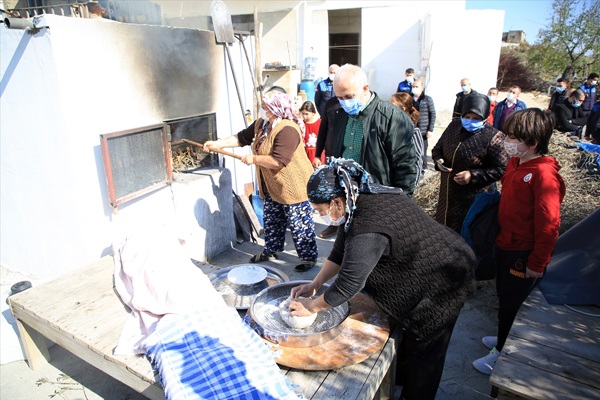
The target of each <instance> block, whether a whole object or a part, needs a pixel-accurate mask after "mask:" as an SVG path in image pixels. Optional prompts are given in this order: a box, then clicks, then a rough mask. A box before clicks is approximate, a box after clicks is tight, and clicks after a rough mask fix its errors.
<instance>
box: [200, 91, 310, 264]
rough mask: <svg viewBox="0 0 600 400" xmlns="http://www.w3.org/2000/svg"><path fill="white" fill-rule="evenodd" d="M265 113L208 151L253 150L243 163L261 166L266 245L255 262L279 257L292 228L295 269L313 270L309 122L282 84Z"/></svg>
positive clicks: (268, 101)
mask: <svg viewBox="0 0 600 400" xmlns="http://www.w3.org/2000/svg"><path fill="white" fill-rule="evenodd" d="M260 113H261V115H260V118H258V119H257V120H256V121H254V122H253V123H252V124H251V125H250V126H249V127H248V128H246V129H244V130H242V131H240V132H239V133H238V134H237V135H232V136H228V137H226V138H223V139H219V140H214V141H213V140H209V141H207V142H206V143H204V151H205V152H210V151H211V150H212V149H220V148H223V147H240V146H251V148H252V154H249V155H246V156H243V157H242V159H241V161H242V163H244V164H246V165H255V166H256V180H257V181H258V188H259V195H260V197H261V198H262V199H264V209H263V219H264V224H265V225H264V227H265V246H264V249H263V251H262V252H261V253H259V254H256V255H255V256H253V257H252V258H251V259H250V262H252V263H259V262H263V261H267V260H272V259H276V258H278V256H277V252H280V251H283V250H284V245H285V235H286V229H287V228H288V227H289V229H290V232H291V234H292V239H293V241H294V246H295V247H296V252H297V253H298V258H300V260H301V263H300V264H298V265H297V266H296V268H295V269H296V271H298V272H303V271H307V270H309V269H310V268H312V267H313V266H314V265H315V263H316V261H317V255H318V254H317V239H316V235H315V223H314V221H313V217H312V215H313V210H312V208H311V206H310V204H309V202H308V197H307V193H306V182H308V179H309V178H310V176H311V174H312V172H313V171H314V169H313V167H312V165H311V163H310V161H309V160H308V157H307V156H306V151H305V150H304V141H303V137H304V131H305V128H304V123H303V122H302V119H301V118H300V117H299V115H298V114H297V113H296V111H294V108H293V102H292V100H291V99H290V97H289V96H288V95H287V94H286V93H285V91H284V90H283V89H281V88H279V87H276V86H275V87H273V88H271V89H269V91H268V92H267V93H265V95H264V96H263V98H262V104H261V111H260Z"/></svg>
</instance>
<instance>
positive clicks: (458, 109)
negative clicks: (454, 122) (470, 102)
mask: <svg viewBox="0 0 600 400" xmlns="http://www.w3.org/2000/svg"><path fill="white" fill-rule="evenodd" d="M471 93H477V92H476V91H475V90H473V89H471V81H470V80H469V79H468V78H463V79H461V80H460V92H458V93H456V101H455V102H454V110H453V112H452V119H460V118H461V113H462V106H463V102H464V101H465V99H466V98H467V96H469V95H470V94H471Z"/></svg>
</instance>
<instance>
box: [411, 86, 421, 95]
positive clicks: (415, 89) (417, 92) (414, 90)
mask: <svg viewBox="0 0 600 400" xmlns="http://www.w3.org/2000/svg"><path fill="white" fill-rule="evenodd" d="M412 92H413V95H415V96H417V97H419V96H420V95H421V93H423V89H421V88H416V87H414V88H412Z"/></svg>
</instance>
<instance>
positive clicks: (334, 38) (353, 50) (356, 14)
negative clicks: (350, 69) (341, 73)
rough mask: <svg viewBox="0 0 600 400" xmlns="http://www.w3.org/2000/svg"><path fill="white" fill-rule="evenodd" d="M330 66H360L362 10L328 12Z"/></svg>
mask: <svg viewBox="0 0 600 400" xmlns="http://www.w3.org/2000/svg"><path fill="white" fill-rule="evenodd" d="M327 14H328V20H329V64H338V65H344V64H354V65H358V66H360V33H361V32H360V27H361V9H360V8H351V9H346V10H330V11H328V13H327Z"/></svg>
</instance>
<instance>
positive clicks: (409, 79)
mask: <svg viewBox="0 0 600 400" xmlns="http://www.w3.org/2000/svg"><path fill="white" fill-rule="evenodd" d="M404 77H405V78H406V79H404V80H403V81H402V82H400V83H399V84H398V89H396V92H404V93H409V94H412V85H413V83H414V81H415V70H414V69H412V68H407V69H406V71H404Z"/></svg>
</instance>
